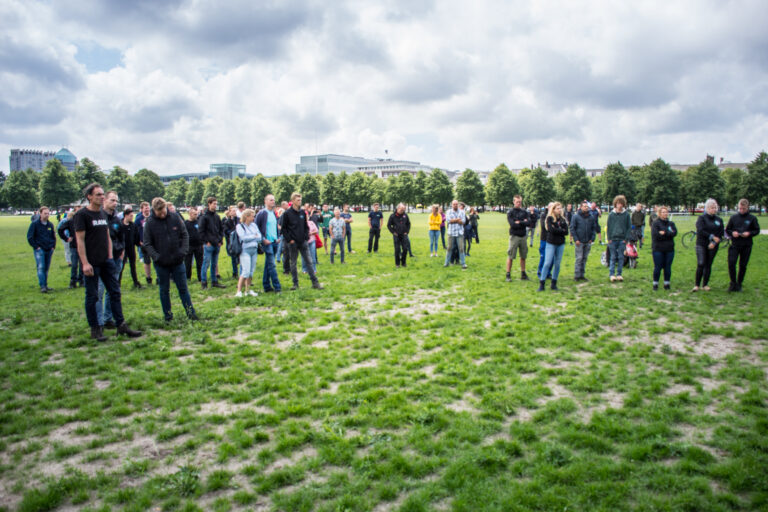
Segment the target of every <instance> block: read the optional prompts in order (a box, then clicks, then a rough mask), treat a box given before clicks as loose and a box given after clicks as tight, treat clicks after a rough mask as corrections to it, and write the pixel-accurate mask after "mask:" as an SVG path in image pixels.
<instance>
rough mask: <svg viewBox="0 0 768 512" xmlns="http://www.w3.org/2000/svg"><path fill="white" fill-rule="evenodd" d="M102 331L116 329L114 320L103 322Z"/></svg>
mask: <svg viewBox="0 0 768 512" xmlns="http://www.w3.org/2000/svg"><path fill="white" fill-rule="evenodd" d="M104 329H117V325H115V321H114V320H109V321H107V322H104Z"/></svg>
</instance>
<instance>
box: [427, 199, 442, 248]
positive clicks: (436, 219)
mask: <svg viewBox="0 0 768 512" xmlns="http://www.w3.org/2000/svg"><path fill="white" fill-rule="evenodd" d="M438 208H439V207H438V206H437V205H436V204H433V205H432V213H430V214H429V257H430V258H435V257H436V256H437V242H438V241H439V240H440V224H441V223H442V222H443V217H442V216H441V215H440V211H439V210H438Z"/></svg>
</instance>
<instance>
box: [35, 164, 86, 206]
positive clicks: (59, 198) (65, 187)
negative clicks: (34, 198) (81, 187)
mask: <svg viewBox="0 0 768 512" xmlns="http://www.w3.org/2000/svg"><path fill="white" fill-rule="evenodd" d="M77 196H78V193H77V188H76V187H75V180H74V176H72V175H71V174H70V173H69V171H68V170H67V168H66V167H64V164H62V163H61V162H60V161H58V160H56V159H55V158H53V159H51V160H48V161H47V162H46V163H45V168H44V169H43V174H42V176H41V177H40V202H41V203H42V204H45V205H48V206H50V207H51V208H57V207H58V206H63V205H67V204H69V203H71V202H72V201H73V200H75V199H76V198H77Z"/></svg>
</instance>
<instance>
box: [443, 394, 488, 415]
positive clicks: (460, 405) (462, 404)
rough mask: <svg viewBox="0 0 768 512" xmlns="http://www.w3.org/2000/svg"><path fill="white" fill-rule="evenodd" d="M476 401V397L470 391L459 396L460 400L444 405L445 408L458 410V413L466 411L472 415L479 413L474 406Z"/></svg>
mask: <svg viewBox="0 0 768 512" xmlns="http://www.w3.org/2000/svg"><path fill="white" fill-rule="evenodd" d="M476 402H477V397H476V396H475V395H473V394H471V393H467V394H465V395H464V396H463V397H462V398H461V400H458V401H456V402H453V403H450V404H448V405H446V406H445V408H446V409H448V410H451V411H453V412H458V413H461V412H468V413H470V414H473V415H474V414H479V413H480V411H479V410H478V409H477V407H475V406H474V403H476Z"/></svg>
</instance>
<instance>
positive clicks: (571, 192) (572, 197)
mask: <svg viewBox="0 0 768 512" xmlns="http://www.w3.org/2000/svg"><path fill="white" fill-rule="evenodd" d="M558 178H559V179H558V184H559V187H558V188H559V190H557V192H558V194H557V195H558V196H559V197H560V200H561V201H562V202H563V204H569V203H570V204H579V203H580V202H581V201H583V200H585V199H589V198H591V197H592V183H591V182H590V181H589V178H588V177H587V171H585V170H584V169H583V168H582V167H581V166H580V165H579V164H571V165H569V166H568V167H567V168H566V170H565V172H564V173H562V174H560V175H559V176H558Z"/></svg>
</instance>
